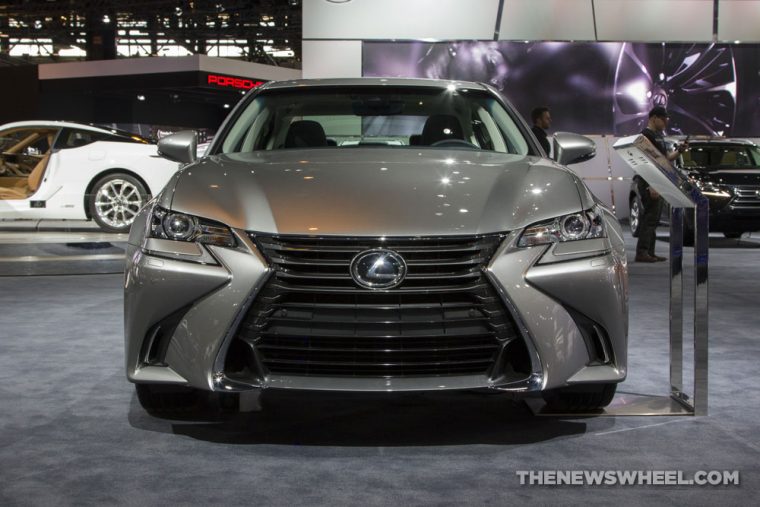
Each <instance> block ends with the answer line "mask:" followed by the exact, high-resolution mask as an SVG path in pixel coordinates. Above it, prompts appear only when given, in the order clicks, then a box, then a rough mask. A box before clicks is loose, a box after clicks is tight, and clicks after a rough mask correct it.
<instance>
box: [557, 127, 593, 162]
mask: <svg viewBox="0 0 760 507" xmlns="http://www.w3.org/2000/svg"><path fill="white" fill-rule="evenodd" d="M595 155H596V144H594V141H592V140H591V139H589V138H588V137H586V136H582V135H580V134H573V133H572V132H557V133H556V134H554V160H556V161H557V162H559V163H560V164H562V165H569V164H577V163H578V162H584V161H586V160H590V159H592V158H594V156H595Z"/></svg>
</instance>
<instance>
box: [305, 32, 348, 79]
mask: <svg viewBox="0 0 760 507" xmlns="http://www.w3.org/2000/svg"><path fill="white" fill-rule="evenodd" d="M301 51H302V55H303V71H302V72H303V77H304V78H328V77H361V75H362V43H361V41H358V40H356V41H353V40H349V41H329V40H304V41H303V43H302V46H301Z"/></svg>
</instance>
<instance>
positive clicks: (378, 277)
mask: <svg viewBox="0 0 760 507" xmlns="http://www.w3.org/2000/svg"><path fill="white" fill-rule="evenodd" d="M405 276H406V262H405V261H404V259H403V257H401V256H400V255H399V254H397V253H396V252H392V251H390V250H386V249H384V248H375V249H372V250H365V251H364V252H361V253H359V254H358V255H357V256H356V257H354V259H353V260H352V261H351V278H353V279H354V281H355V282H356V283H357V284H359V285H360V286H362V287H364V288H365V289H391V288H393V287H397V286H398V285H399V284H401V282H403V281H404V277H405Z"/></svg>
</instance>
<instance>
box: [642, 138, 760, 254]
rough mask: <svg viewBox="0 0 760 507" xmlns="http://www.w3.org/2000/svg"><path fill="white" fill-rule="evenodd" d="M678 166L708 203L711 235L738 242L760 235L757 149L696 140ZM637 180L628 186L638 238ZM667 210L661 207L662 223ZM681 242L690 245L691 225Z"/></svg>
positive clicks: (759, 150) (732, 142) (759, 153)
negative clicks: (744, 235) (749, 234)
mask: <svg viewBox="0 0 760 507" xmlns="http://www.w3.org/2000/svg"><path fill="white" fill-rule="evenodd" d="M689 146H690V149H689V150H688V151H686V152H684V153H683V155H682V156H681V158H680V160H679V161H678V162H677V166H678V167H679V168H680V169H681V170H682V171H684V172H685V173H686V174H687V175H688V176H689V178H691V179H692V180H693V181H694V182H695V183H696V184H697V186H698V187H699V188H700V190H701V191H702V194H703V195H704V196H705V197H707V198H708V199H709V200H710V232H722V233H723V234H724V235H725V236H726V237H727V238H738V237H740V236H741V235H742V233H745V232H752V231H760V148H758V146H757V145H755V144H754V143H752V142H750V141H746V140H740V139H699V140H691V141H690V142H689ZM638 180H639V176H638V175H637V176H635V177H634V179H633V183H632V184H631V191H630V197H629V200H630V201H629V204H630V215H629V218H630V223H631V232H632V233H633V236H634V237H637V236H638V233H639V226H640V223H641V221H640V217H641V213H642V211H643V207H642V204H641V196H640V195H639V191H638V185H637V183H638ZM669 216H670V215H669V208H668V207H667V206H663V217H662V218H663V222H665V223H667V222H668V218H669ZM685 223H686V227H685V228H684V241H685V242H686V243H690V242H691V241H693V231H692V230H691V226H692V221H691V220H689V219H687V220H686V221H685Z"/></svg>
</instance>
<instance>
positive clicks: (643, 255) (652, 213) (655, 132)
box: [636, 106, 688, 262]
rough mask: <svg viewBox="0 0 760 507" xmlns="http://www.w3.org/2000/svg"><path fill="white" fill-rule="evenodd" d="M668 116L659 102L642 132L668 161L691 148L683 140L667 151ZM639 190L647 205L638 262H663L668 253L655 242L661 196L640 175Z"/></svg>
mask: <svg viewBox="0 0 760 507" xmlns="http://www.w3.org/2000/svg"><path fill="white" fill-rule="evenodd" d="M669 119H670V116H669V115H668V112H667V110H666V109H665V108H664V107H660V106H657V107H655V108H653V109H652V110H651V111H650V112H649V122H648V123H647V126H646V128H645V129H644V130H642V131H641V133H642V135H644V137H646V138H647V139H649V141H650V142H651V143H652V144H653V145H654V146H655V148H657V150H658V151H659V152H660V153H662V154H663V155H665V157H666V158H667V159H668V161H671V162H672V161H673V160H675V159H676V158H678V155H680V154H681V153H682V152H683V151H684V150H686V149H687V148H688V144H686V143H684V144H681V145H679V146H678V149H677V150H674V151H671V152H668V146H667V144H665V135H664V133H665V128H666V127H667V126H668V120H669ZM638 190H639V195H640V196H641V204H642V205H643V206H644V212H643V213H642V215H641V219H640V220H641V225H640V226H639V240H638V243H636V262H660V261H664V260H667V259H666V258H665V257H660V256H659V255H655V253H654V246H655V242H656V240H657V225H658V224H659V222H660V214H661V213H662V198H661V197H660V194H658V193H657V191H656V190H655V189H653V188H651V187H650V186H649V184H648V183H647V182H646V181H644V179H643V178H639V181H638Z"/></svg>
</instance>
